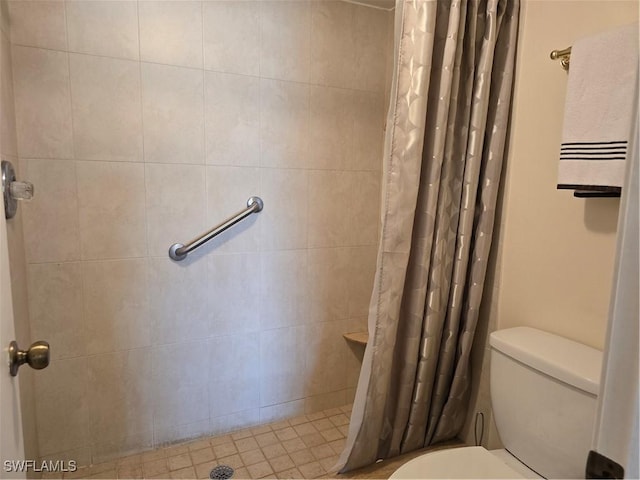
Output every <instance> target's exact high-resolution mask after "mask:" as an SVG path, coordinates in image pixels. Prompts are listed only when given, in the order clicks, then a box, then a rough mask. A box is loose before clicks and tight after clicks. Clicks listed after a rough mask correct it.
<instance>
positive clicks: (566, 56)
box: [549, 47, 571, 70]
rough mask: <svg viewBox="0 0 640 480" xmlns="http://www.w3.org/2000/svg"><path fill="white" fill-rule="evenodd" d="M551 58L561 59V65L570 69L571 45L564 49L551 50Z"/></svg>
mask: <svg viewBox="0 0 640 480" xmlns="http://www.w3.org/2000/svg"><path fill="white" fill-rule="evenodd" d="M549 56H550V57H551V60H558V59H559V60H560V65H562V68H564V69H565V70H569V63H570V62H571V47H568V48H565V49H564V50H553V51H552V52H551V55H549Z"/></svg>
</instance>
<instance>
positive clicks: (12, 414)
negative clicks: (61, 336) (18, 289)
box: [0, 195, 24, 478]
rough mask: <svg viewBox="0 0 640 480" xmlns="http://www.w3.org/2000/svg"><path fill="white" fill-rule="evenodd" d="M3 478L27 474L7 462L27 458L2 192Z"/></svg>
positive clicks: (0, 474)
mask: <svg viewBox="0 0 640 480" xmlns="http://www.w3.org/2000/svg"><path fill="white" fill-rule="evenodd" d="M0 205H2V209H0V348H1V349H2V362H0V461H1V462H2V464H1V465H0V478H24V473H22V472H15V471H7V470H9V469H8V468H7V467H8V465H7V463H6V462H11V461H20V460H24V443H23V439H22V414H21V412H20V385H19V382H18V377H17V376H16V377H12V376H11V375H10V374H9V356H8V353H7V351H8V347H9V342H11V341H12V340H14V339H15V331H14V326H13V304H12V301H11V278H10V276H9V249H8V247H7V222H6V220H5V218H4V200H3V199H2V195H0Z"/></svg>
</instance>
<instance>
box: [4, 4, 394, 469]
mask: <svg viewBox="0 0 640 480" xmlns="http://www.w3.org/2000/svg"><path fill="white" fill-rule="evenodd" d="M9 3H10V9H9V13H10V20H11V41H12V55H13V76H14V95H15V110H16V113H15V115H16V125H17V144H18V155H19V157H20V167H21V172H22V176H23V177H24V178H25V179H28V180H30V181H32V182H33V183H35V185H36V197H35V199H34V200H33V201H32V202H30V203H28V204H25V205H23V206H24V211H23V213H24V234H25V248H26V258H27V264H28V297H29V318H30V327H31V335H32V337H33V339H34V340H35V339H46V340H48V341H49V342H50V344H51V348H52V358H53V359H52V362H51V365H50V366H49V368H48V369H46V370H44V371H42V372H38V374H37V375H35V380H36V381H35V389H36V417H37V427H38V447H39V450H40V455H41V456H42V457H45V458H56V459H62V458H72V459H75V460H77V461H79V462H80V463H89V462H91V461H93V462H96V461H101V460H105V459H108V458H110V457H113V456H117V455H122V454H125V453H130V452H134V451H139V450H144V449H148V448H151V447H153V446H157V445H162V444H166V443H170V442H173V441H177V440H180V439H185V438H191V437H196V436H199V435H204V434H210V433H218V432H222V431H227V430H230V429H233V428H238V427H242V426H247V425H254V424H259V423H262V422H268V421H273V420H275V419H278V418H282V417H285V416H290V415H292V416H293V415H297V414H300V413H304V412H307V413H309V412H313V411H316V410H320V409H325V408H329V407H333V406H337V405H341V404H344V403H347V402H349V401H351V399H352V396H353V393H354V387H355V384H356V381H357V376H358V370H359V358H358V357H359V356H360V355H361V351H357V349H356V347H352V346H349V345H348V344H347V343H346V342H345V341H344V339H343V338H342V333H344V332H347V331H353V330H358V329H363V328H364V325H365V323H366V314H367V307H368V300H369V295H370V291H371V285H372V280H373V274H374V270H375V254H376V241H377V234H378V217H379V202H380V198H379V197H380V167H381V151H382V142H383V129H384V114H385V109H386V108H385V107H386V105H385V85H386V84H387V81H386V80H387V79H386V75H385V71H386V68H385V67H386V62H387V60H388V52H389V51H390V48H389V47H390V43H392V35H391V28H392V18H391V17H392V12H388V11H384V10H379V9H373V8H368V7H364V6H358V5H354V4H349V3H343V2H338V1H320V0H317V1H302V0H298V1H291V2H285V1H257V2H256V1H239V0H233V1H204V2H200V1H176V2H168V1H139V2H135V1H105V2H100V1H64V2H63V1H40V2H37V1H20V0H17V1H12V2H9ZM252 195H259V196H261V197H262V198H263V200H264V203H265V208H264V210H263V211H262V212H261V213H259V214H257V215H252V216H251V217H249V219H248V220H247V221H245V222H243V223H242V224H239V225H238V226H236V227H234V229H232V230H231V231H229V232H226V233H225V234H224V235H222V236H221V237H220V238H219V240H216V241H213V242H211V244H210V245H208V246H206V247H204V248H202V249H201V250H200V251H199V252H197V253H194V254H192V255H190V257H189V259H188V260H185V261H184V262H181V263H174V262H172V261H171V260H169V258H168V256H167V249H168V248H169V246H170V245H171V244H172V243H174V242H182V243H184V242H186V241H188V240H190V239H191V238H192V237H194V236H196V235H198V234H200V233H201V232H203V231H205V230H207V229H209V228H211V227H212V226H213V225H215V224H217V223H218V222H220V221H221V220H223V219H225V218H226V217H228V216H229V215H231V214H233V213H235V212H236V211H238V210H241V209H242V208H244V206H245V202H246V201H247V199H248V198H249V197H250V196H252Z"/></svg>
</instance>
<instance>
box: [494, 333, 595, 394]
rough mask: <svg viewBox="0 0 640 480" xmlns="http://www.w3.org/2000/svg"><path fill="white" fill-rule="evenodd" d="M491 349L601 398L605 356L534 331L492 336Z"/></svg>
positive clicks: (571, 341)
mask: <svg viewBox="0 0 640 480" xmlns="http://www.w3.org/2000/svg"><path fill="white" fill-rule="evenodd" d="M489 343H490V344H491V347H492V348H494V349H496V350H498V351H499V352H502V353H503V354H505V355H507V356H509V357H511V358H513V359H515V360H517V361H519V362H521V363H524V364H525V365H528V366H529V367H531V368H533V369H535V370H538V371H540V372H542V373H545V374H547V375H549V376H551V377H553V378H556V379H558V380H560V381H562V382H565V383H567V384H569V385H572V386H574V387H576V388H579V389H580V390H584V391H585V392H589V393H591V394H593V395H598V390H599V388H600V368H601V366H602V352H601V351H600V350H597V349H595V348H592V347H588V346H587V345H583V344H581V343H578V342H574V341H573V340H569V339H568V338H564V337H560V336H558V335H554V334H552V333H548V332H543V331H542V330H537V329H535V328H531V327H514V328H507V329H504V330H497V331H495V332H493V333H492V334H491V336H490V338H489Z"/></svg>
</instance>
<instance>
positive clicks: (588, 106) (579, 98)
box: [558, 23, 638, 191]
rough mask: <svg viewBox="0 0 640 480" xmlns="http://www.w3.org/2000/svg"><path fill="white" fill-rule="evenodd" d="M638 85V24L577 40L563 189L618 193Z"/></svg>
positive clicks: (561, 181) (562, 151)
mask: <svg viewBox="0 0 640 480" xmlns="http://www.w3.org/2000/svg"><path fill="white" fill-rule="evenodd" d="M637 83H638V24H637V23H636V24H633V25H628V26H624V27H619V28H616V29H614V30H610V31H607V32H603V33H600V34H597V35H594V36H590V37H588V38H584V39H581V40H579V41H576V42H575V43H574V45H573V47H572V48H571V64H570V67H569V80H568V83H567V98H566V104H565V110H564V112H565V113H564V128H563V134H562V146H561V149H560V164H559V168H558V188H567V189H574V190H590V191H598V190H600V191H612V190H614V191H616V190H617V191H619V190H620V188H621V187H622V185H623V184H624V172H625V159H626V156H627V146H628V142H629V138H630V135H631V128H632V120H633V118H634V113H635V109H636V108H638V106H637V105H636V104H635V88H636V84H637Z"/></svg>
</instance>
